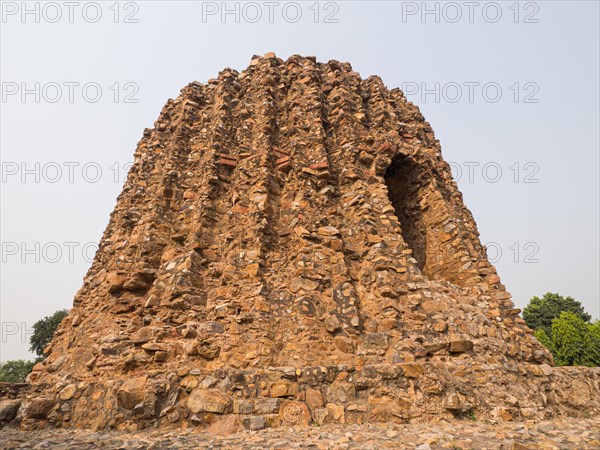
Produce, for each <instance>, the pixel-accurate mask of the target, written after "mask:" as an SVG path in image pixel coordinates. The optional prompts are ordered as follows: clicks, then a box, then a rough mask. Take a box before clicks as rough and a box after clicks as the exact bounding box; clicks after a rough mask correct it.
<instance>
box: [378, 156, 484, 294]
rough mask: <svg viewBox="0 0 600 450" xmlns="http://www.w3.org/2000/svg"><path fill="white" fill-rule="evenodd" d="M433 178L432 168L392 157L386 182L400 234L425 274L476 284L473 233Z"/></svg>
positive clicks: (399, 157) (433, 278)
mask: <svg viewBox="0 0 600 450" xmlns="http://www.w3.org/2000/svg"><path fill="white" fill-rule="evenodd" d="M437 177H438V175H437V173H436V172H435V170H434V169H433V168H432V167H431V166H429V165H427V164H426V163H425V164H423V163H421V162H419V161H416V160H415V159H413V158H412V157H410V156H406V155H397V156H395V157H394V159H392V162H391V163H390V166H389V167H388V169H387V170H386V173H385V183H386V185H387V187H388V194H389V199H390V202H391V204H392V206H393V207H394V210H395V212H396V216H397V217H398V220H399V221H400V227H401V229H402V237H403V238H404V242H406V244H407V245H408V246H409V247H410V248H411V250H412V253H413V256H414V258H415V259H416V260H417V266H418V267H419V269H421V273H422V274H423V275H424V276H426V277H427V278H429V279H432V280H446V281H449V282H451V283H454V284H458V285H460V286H465V285H468V284H472V283H473V282H478V281H479V280H480V277H479V275H478V266H477V263H476V261H477V259H478V258H477V256H476V253H474V252H476V248H475V244H476V241H475V239H476V237H475V238H474V237H473V236H472V235H469V232H468V230H466V231H465V229H464V226H463V225H462V222H463V221H462V220H461V219H460V218H461V214H462V211H461V210H460V209H457V208H456V207H455V206H453V204H452V201H451V198H450V193H449V192H448V190H446V189H445V188H444V183H438V179H437ZM465 236H466V237H465ZM469 240H471V241H469Z"/></svg>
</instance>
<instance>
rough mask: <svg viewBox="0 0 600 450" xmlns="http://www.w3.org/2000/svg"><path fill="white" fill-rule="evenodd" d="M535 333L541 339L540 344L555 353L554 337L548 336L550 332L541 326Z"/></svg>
mask: <svg viewBox="0 0 600 450" xmlns="http://www.w3.org/2000/svg"><path fill="white" fill-rule="evenodd" d="M533 335H534V336H535V337H536V339H537V340H538V341H540V344H542V345H543V346H544V347H546V348H547V349H548V350H550V351H551V352H552V353H553V354H554V346H553V344H552V337H551V336H548V333H546V330H544V329H543V328H540V329H539V330H537V331H536V332H535V333H534V334H533Z"/></svg>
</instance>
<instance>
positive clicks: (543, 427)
mask: <svg viewBox="0 0 600 450" xmlns="http://www.w3.org/2000/svg"><path fill="white" fill-rule="evenodd" d="M255 417H256V416H249V417H248V420H245V421H244V423H246V424H248V427H249V428H252V427H259V428H260V426H261V425H264V421H262V420H260V419H259V420H254V418H255ZM599 425H600V423H599V422H598V420H597V419H596V420H595V419H568V418H564V419H556V420H555V421H553V422H541V423H533V422H480V421H471V420H464V421H452V422H439V423H428V424H413V425H396V424H389V423H388V424H365V425H345V426H342V425H339V424H337V425H334V424H330V425H325V426H322V427H320V426H311V427H306V428H290V429H284V428H279V429H266V430H261V431H249V430H248V431H241V432H240V431H237V430H236V428H235V427H234V426H233V424H231V423H229V424H228V425H226V424H221V423H219V426H218V427H214V428H212V427H211V428H210V429H209V432H208V433H207V432H197V431H196V432H194V431H192V430H177V431H174V432H167V431H165V430H154V431H143V432H136V433H123V432H95V433H94V432H83V431H80V430H44V431H30V432H22V431H15V430H10V429H4V430H0V442H2V448H3V449H7V450H8V449H16V448H26V449H32V448H33V449H45V448H60V449H64V450H92V449H97V448H120V449H122V448H127V449H140V450H141V449H144V450H146V449H166V448H169V449H172V448H185V449H256V450H262V449H289V448H314V449H317V450H337V449H346V448H355V449H361V450H379V449H382V448H385V449H394V450H398V449H407V450H408V449H409V450H414V449H417V448H418V449H432V450H441V449H477V450H479V449H489V450H540V449H542V450H557V449H561V450H563V449H565V450H582V449H593V448H598V447H599V446H600V431H599V430H600V426H599Z"/></svg>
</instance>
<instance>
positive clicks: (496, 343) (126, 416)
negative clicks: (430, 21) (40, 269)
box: [0, 54, 600, 445]
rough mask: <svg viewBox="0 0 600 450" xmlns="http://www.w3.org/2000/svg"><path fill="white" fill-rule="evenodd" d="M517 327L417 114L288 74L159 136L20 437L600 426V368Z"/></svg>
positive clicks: (327, 71)
mask: <svg viewBox="0 0 600 450" xmlns="http://www.w3.org/2000/svg"><path fill="white" fill-rule="evenodd" d="M519 313H520V311H519V310H518V309H516V308H514V304H513V302H512V300H511V295H510V294H509V293H508V292H507V291H506V289H505V287H504V285H503V284H502V283H501V282H500V278H499V276H498V275H497V273H496V269H495V268H494V267H493V266H492V265H491V264H490V262H489V261H488V258H487V254H486V249H485V248H484V246H482V245H481V242H480V241H479V238H478V231H477V227H476V225H475V221H474V219H473V217H472V215H471V213H470V212H469V211H468V209H467V208H466V207H465V205H464V204H463V202H462V195H461V194H460V192H459V191H458V189H457V186H456V183H455V182H454V181H453V180H452V176H451V171H450V167H449V165H448V164H447V163H446V162H445V161H444V159H443V158H442V156H441V148H440V144H439V141H438V140H436V139H435V136H434V134H433V131H432V129H431V127H430V125H429V124H428V123H427V122H426V121H425V120H424V118H423V117H422V115H421V113H420V112H419V110H418V108H417V107H416V106H414V105H412V104H411V103H409V102H408V101H407V100H406V98H405V97H404V95H403V93H402V92H401V91H400V90H399V89H392V90H388V89H387V88H386V87H385V86H384V85H383V82H382V81H381V79H380V78H379V77H377V76H371V77H369V78H367V79H362V78H361V77H360V75H359V74H358V73H357V72H355V71H353V70H352V67H351V66H350V64H348V63H340V62H338V61H329V62H328V63H318V62H317V61H316V60H315V58H312V57H300V56H292V57H290V58H289V59H288V60H287V61H283V60H281V59H280V58H277V57H276V56H274V55H272V54H268V55H265V57H262V58H261V57H255V58H253V60H252V63H251V65H250V67H248V68H247V69H246V70H244V71H242V72H237V71H236V70H233V69H225V70H223V71H222V72H221V73H220V74H219V76H218V77H217V78H216V79H211V80H209V81H208V83H206V84H202V83H198V82H193V83H191V84H189V85H188V86H186V87H185V88H183V89H182V91H181V95H180V96H179V97H178V98H177V99H175V100H169V101H168V102H167V104H166V105H165V107H164V108H163V110H162V112H161V114H160V116H159V118H158V120H157V121H156V123H155V126H154V128H153V129H147V130H145V131H144V135H143V137H142V139H141V140H140V142H139V144H138V147H137V149H136V151H135V163H134V165H133V166H132V168H131V171H130V173H129V176H128V179H127V182H126V183H125V186H124V188H123V192H122V193H121V194H120V196H119V198H118V200H117V205H116V207H115V210H114V212H113V213H112V214H111V218H110V222H109V224H108V226H107V228H106V231H105V233H104V236H103V238H102V240H101V242H100V246H99V249H98V252H97V254H96V257H95V259H94V262H93V264H92V266H91V268H90V270H89V272H88V273H87V275H86V277H85V279H84V283H83V286H82V288H81V289H80V290H79V292H78V293H77V294H76V296H75V299H74V305H73V308H72V310H71V311H70V313H69V315H68V317H67V318H65V320H63V322H62V323H61V325H60V327H59V329H58V331H57V333H56V335H55V337H54V339H53V341H52V342H51V344H50V345H49V346H48V347H47V348H46V349H45V353H46V354H47V358H46V359H45V360H44V361H43V362H41V363H39V364H37V365H36V366H35V367H34V370H33V372H32V373H31V374H30V376H29V377H28V380H27V381H28V383H29V384H30V388H29V390H28V391H26V393H25V394H23V395H21V396H19V401H20V403H19V405H18V406H16V403H12V404H9V403H7V401H5V400H1V401H2V403H0V417H2V418H3V420H4V421H5V422H9V423H10V424H11V425H10V426H19V427H21V428H23V429H28V430H31V429H39V428H52V427H62V428H88V429H92V430H104V429H112V430H118V431H137V430H141V429H145V428H155V427H159V428H161V429H165V430H178V431H182V430H195V431H197V432H201V431H203V430H207V431H208V432H212V433H224V432H227V433H235V432H239V431H242V430H251V431H256V430H262V429H265V428H273V427H308V426H310V425H311V424H316V425H319V426H320V425H329V424H331V425H332V426H333V425H335V424H338V425H340V424H345V425H346V424H367V423H377V422H393V423H397V424H402V423H420V422H431V421H434V422H435V421H439V420H453V419H461V418H465V417H470V416H473V415H474V416H477V417H479V418H481V419H488V420H493V421H513V420H519V421H525V420H538V421H539V420H544V419H548V418H550V417H555V416H561V415H568V416H578V417H586V416H593V417H596V416H598V414H599V412H600V368H554V367H552V365H553V361H552V356H551V354H550V353H549V352H548V351H547V350H546V349H545V348H544V347H543V346H541V345H540V344H539V343H538V342H537V340H536V339H535V338H534V337H533V336H532V333H531V330H529V329H528V328H527V327H526V325H525V323H524V321H523V320H522V319H521V318H520V317H519ZM6 400H12V401H14V400H15V399H14V398H13V399H6ZM15 408H17V409H18V411H17V413H16V417H15V416H14V414H13V413H14V410H15ZM11 420H12V421H11ZM369 426H370V425H369ZM369 429H370V428H369ZM373 429H374V430H375V429H377V428H373ZM340 439H343V437H340ZM346 443H347V442H346ZM341 444H343V442H340V445H341ZM348 445H350V444H348ZM419 445H421V444H419Z"/></svg>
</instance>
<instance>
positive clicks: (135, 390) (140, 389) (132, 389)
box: [117, 377, 147, 410]
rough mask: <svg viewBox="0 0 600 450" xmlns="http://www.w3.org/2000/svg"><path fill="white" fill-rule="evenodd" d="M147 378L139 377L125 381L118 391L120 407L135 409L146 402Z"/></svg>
mask: <svg viewBox="0 0 600 450" xmlns="http://www.w3.org/2000/svg"><path fill="white" fill-rule="evenodd" d="M146 380H147V377H137V378H133V379H131V380H127V381H125V382H124V383H123V384H122V385H121V386H120V387H119V390H118V391H117V399H118V401H119V406H121V407H123V408H125V409H130V410H131V409H133V408H134V407H135V406H136V405H137V404H138V403H141V402H142V401H143V400H144V394H145V387H146Z"/></svg>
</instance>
